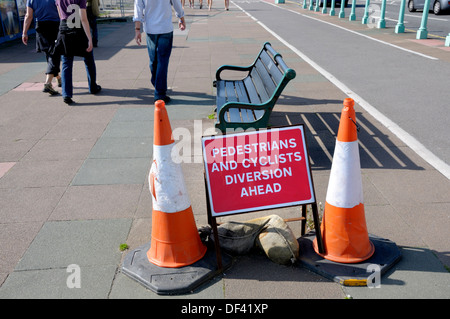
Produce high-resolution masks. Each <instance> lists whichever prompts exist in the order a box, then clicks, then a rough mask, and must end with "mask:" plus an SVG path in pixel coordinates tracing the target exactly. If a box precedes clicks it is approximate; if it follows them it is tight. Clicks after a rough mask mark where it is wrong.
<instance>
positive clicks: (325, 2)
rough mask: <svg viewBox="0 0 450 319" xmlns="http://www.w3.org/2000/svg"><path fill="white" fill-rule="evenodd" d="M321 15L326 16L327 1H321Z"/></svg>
mask: <svg viewBox="0 0 450 319" xmlns="http://www.w3.org/2000/svg"><path fill="white" fill-rule="evenodd" d="M322 13H323V14H326V13H327V0H323V9H322Z"/></svg>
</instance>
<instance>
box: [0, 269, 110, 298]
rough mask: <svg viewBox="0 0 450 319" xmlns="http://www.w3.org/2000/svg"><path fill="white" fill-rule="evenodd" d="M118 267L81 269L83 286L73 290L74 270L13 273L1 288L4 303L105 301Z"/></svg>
mask: <svg viewBox="0 0 450 319" xmlns="http://www.w3.org/2000/svg"><path fill="white" fill-rule="evenodd" d="M116 270H117V267H116V266H114V265H99V266H94V267H83V268H81V269H80V286H79V288H78V287H76V286H75V287H72V286H70V283H69V285H68V284H67V281H69V282H70V280H71V278H70V276H71V274H72V273H73V272H72V271H70V268H66V267H62V268H53V269H39V270H30V271H16V272H13V273H12V274H11V275H10V276H9V277H8V279H7V280H6V281H5V283H4V284H3V285H2V287H0V298H2V299H18V298H20V299H105V298H108V294H109V291H110V289H111V281H112V280H113V279H114V276H115V274H116Z"/></svg>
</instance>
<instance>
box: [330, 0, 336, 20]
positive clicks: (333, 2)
mask: <svg viewBox="0 0 450 319" xmlns="http://www.w3.org/2000/svg"><path fill="white" fill-rule="evenodd" d="M335 5H336V1H335V0H331V8H330V16H331V17H333V16H334V14H335V12H334V6H335Z"/></svg>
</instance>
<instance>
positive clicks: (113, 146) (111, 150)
mask: <svg viewBox="0 0 450 319" xmlns="http://www.w3.org/2000/svg"><path fill="white" fill-rule="evenodd" d="M152 154H153V138H152V137H123V138H122V137H120V138H118V137H102V138H100V139H99V140H98V141H97V143H95V146H94V147H93V148H92V150H91V152H90V153H89V158H92V159H99V158H103V159H107V158H137V157H140V158H147V159H151V157H152Z"/></svg>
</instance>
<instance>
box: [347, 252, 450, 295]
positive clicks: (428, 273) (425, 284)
mask: <svg viewBox="0 0 450 319" xmlns="http://www.w3.org/2000/svg"><path fill="white" fill-rule="evenodd" d="M400 248H401V252H402V259H401V260H400V261H399V262H398V264H397V265H396V266H395V267H394V270H395V271H391V272H390V273H387V274H386V275H385V276H383V277H381V283H380V287H379V288H363V287H344V288H343V289H344V291H345V292H346V294H347V295H349V296H351V297H352V298H354V299H379V298H380V299H390V298H395V299H423V298H426V299H441V298H446V297H447V296H449V295H450V276H449V275H448V271H447V270H446V269H445V268H444V267H443V266H442V263H441V262H440V261H439V260H438V259H437V258H436V256H434V255H433V253H432V252H431V251H430V250H429V249H426V248H420V247H400Z"/></svg>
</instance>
